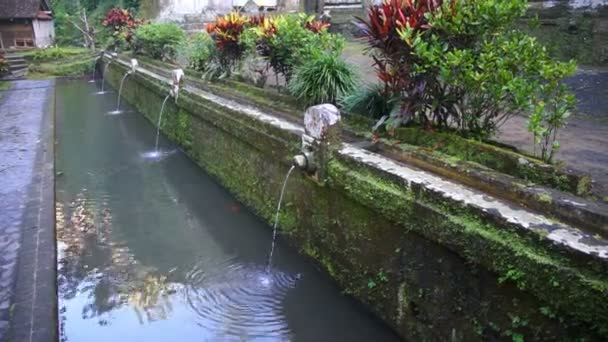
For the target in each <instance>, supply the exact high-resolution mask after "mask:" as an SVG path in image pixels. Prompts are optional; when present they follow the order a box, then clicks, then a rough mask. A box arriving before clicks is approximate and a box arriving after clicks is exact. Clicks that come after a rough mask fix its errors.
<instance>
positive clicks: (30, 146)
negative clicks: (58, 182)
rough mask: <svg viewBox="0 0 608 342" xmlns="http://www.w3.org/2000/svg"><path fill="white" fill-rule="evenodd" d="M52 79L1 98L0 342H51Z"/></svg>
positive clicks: (21, 85)
mask: <svg viewBox="0 0 608 342" xmlns="http://www.w3.org/2000/svg"><path fill="white" fill-rule="evenodd" d="M54 85H55V83H54V80H40V81H14V82H13V83H12V84H11V87H10V88H9V89H8V90H5V91H2V92H1V95H2V98H1V99H0V341H7V340H9V341H53V340H55V339H56V318H55V317H56V306H57V304H56V303H57V299H56V275H55V274H56V271H55V269H56V267H55V265H56V261H55V260H56V253H55V250H56V248H55V236H54V235H55V234H54V182H53V173H54V167H53V165H54V163H53V159H54V157H53V139H54V132H53V131H54V129H53V116H54V115H53V113H54Z"/></svg>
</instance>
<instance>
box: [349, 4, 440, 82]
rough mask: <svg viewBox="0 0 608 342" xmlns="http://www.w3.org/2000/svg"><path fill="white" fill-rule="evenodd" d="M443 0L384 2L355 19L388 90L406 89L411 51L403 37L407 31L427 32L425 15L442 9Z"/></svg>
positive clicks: (379, 75)
mask: <svg viewBox="0 0 608 342" xmlns="http://www.w3.org/2000/svg"><path fill="white" fill-rule="evenodd" d="M442 2H443V1H442V0H385V1H384V2H383V3H382V4H381V5H374V6H371V7H370V8H369V10H368V12H367V18H365V19H363V18H356V24H357V26H358V27H359V29H360V32H361V34H362V36H363V38H364V39H365V40H366V41H367V44H368V47H369V49H370V50H374V51H375V52H376V53H375V54H374V55H373V58H374V62H375V63H374V64H375V67H376V72H377V73H378V77H379V79H380V80H381V81H382V82H383V83H384V84H385V86H386V90H387V91H398V89H403V88H404V87H406V86H407V83H408V80H409V79H408V75H409V67H410V66H411V63H408V59H409V58H411V57H410V56H411V48H410V46H408V44H406V43H405V42H404V41H403V40H402V39H401V38H400V37H399V31H400V30H402V29H404V28H411V29H413V30H426V29H428V28H429V25H428V22H427V20H426V15H427V14H428V13H432V12H434V11H436V10H437V9H439V8H440V7H441V4H442Z"/></svg>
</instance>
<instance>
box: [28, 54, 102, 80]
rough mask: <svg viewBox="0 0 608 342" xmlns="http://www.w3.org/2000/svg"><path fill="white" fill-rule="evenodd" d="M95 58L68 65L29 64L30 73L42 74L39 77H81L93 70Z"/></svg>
mask: <svg viewBox="0 0 608 342" xmlns="http://www.w3.org/2000/svg"><path fill="white" fill-rule="evenodd" d="M96 59H97V58H96V57H88V58H83V59H80V60H76V61H73V62H69V63H41V64H31V65H30V66H29V67H28V71H29V72H30V73H35V74H43V75H40V76H58V77H81V76H85V75H90V74H91V73H92V72H93V71H94V70H95V61H96Z"/></svg>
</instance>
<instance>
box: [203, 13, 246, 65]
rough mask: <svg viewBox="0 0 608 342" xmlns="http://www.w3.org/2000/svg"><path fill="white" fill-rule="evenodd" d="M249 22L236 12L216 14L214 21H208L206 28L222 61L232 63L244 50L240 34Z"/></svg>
mask: <svg viewBox="0 0 608 342" xmlns="http://www.w3.org/2000/svg"><path fill="white" fill-rule="evenodd" d="M249 24H250V19H249V18H248V17H246V16H244V15H241V14H240V13H237V12H232V13H230V14H227V15H225V16H218V17H217V18H216V20H215V22H212V23H209V24H207V26H206V30H207V32H208V33H209V35H210V36H211V38H212V39H213V40H214V41H215V44H216V48H217V50H218V51H219V52H220V54H221V58H222V60H223V62H224V63H227V64H232V63H234V62H236V61H237V60H239V59H240V58H241V57H242V55H243V53H244V52H245V46H244V45H243V44H242V42H241V34H242V33H243V32H244V31H245V29H246V28H247V27H248V25H249Z"/></svg>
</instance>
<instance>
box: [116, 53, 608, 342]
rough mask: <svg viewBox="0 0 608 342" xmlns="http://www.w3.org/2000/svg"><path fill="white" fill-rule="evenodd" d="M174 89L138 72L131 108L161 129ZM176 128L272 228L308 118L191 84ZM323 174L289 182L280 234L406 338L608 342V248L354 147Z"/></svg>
mask: <svg viewBox="0 0 608 342" xmlns="http://www.w3.org/2000/svg"><path fill="white" fill-rule="evenodd" d="M126 70H127V69H126V66H125V65H123V64H122V62H116V61H115V62H113V63H112V64H111V65H110V67H109V68H108V72H107V82H108V84H110V85H113V86H114V87H116V86H117V85H118V82H119V81H120V78H121V77H122V76H123V74H124V72H125V71H126ZM167 82H168V79H167V78H165V77H163V76H161V75H159V74H156V73H153V72H150V71H149V70H147V69H145V68H139V69H138V72H137V73H136V74H135V75H132V76H131V77H129V78H128V79H127V81H126V82H125V85H124V89H123V95H124V98H125V100H126V101H128V102H130V103H131V104H132V105H134V106H135V107H136V108H137V109H138V110H139V111H140V112H141V113H142V114H144V115H145V116H146V117H147V118H148V119H149V120H150V121H151V122H152V123H155V122H156V121H157V115H158V112H159V108H160V106H161V101H162V100H163V98H164V96H166V94H167V93H168V90H169V87H168V84H167ZM164 115H165V116H164V117H163V119H164V122H163V125H162V131H163V132H164V133H165V134H166V135H167V136H168V137H170V138H171V139H172V140H173V141H174V142H176V143H177V144H179V145H180V146H181V148H182V149H183V150H184V152H185V153H187V154H188V155H189V156H190V157H191V158H192V159H193V160H194V161H195V162H196V163H198V164H199V165H200V166H201V168H203V169H204V170H205V171H206V172H208V173H209V174H211V175H212V176H214V177H215V178H216V179H217V181H218V182H220V183H221V184H222V185H223V186H224V187H225V188H226V189H228V190H229V191H231V192H232V193H233V194H234V195H235V196H236V197H237V198H238V199H239V200H240V201H242V202H243V203H245V204H246V205H248V206H249V207H250V208H251V209H252V210H253V211H254V212H255V213H257V214H258V215H259V216H260V217H261V218H263V219H264V220H266V221H267V222H271V220H272V218H273V215H274V211H275V208H276V202H277V200H278V196H279V191H280V186H281V183H282V181H283V179H284V177H285V174H286V172H287V170H288V169H289V166H290V163H289V161H290V159H291V157H292V156H293V155H294V154H296V153H297V152H298V151H299V149H300V144H301V133H302V128H301V126H300V125H299V124H298V123H299V120H300V119H296V118H294V120H283V119H279V118H277V117H273V116H270V115H267V114H265V113H264V111H263V110H260V109H258V108H254V107H250V106H246V105H240V104H239V103H237V102H234V101H232V100H227V99H224V98H222V97H221V96H217V95H214V94H210V93H208V92H206V91H203V90H200V89H197V88H195V87H193V86H192V85H187V86H186V87H185V89H183V90H182V91H181V93H180V96H179V100H178V102H177V104H176V103H174V102H172V101H169V103H168V104H167V106H166V108H165V114H164ZM321 167H322V168H323V169H324V174H326V176H327V177H326V179H323V180H322V181H319V180H318V179H314V178H311V177H307V176H305V175H303V174H301V173H297V174H294V175H293V176H292V178H291V180H290V181H289V184H288V186H287V191H286V195H285V202H284V206H283V212H282V213H281V215H280V229H281V234H283V235H285V236H286V237H287V239H288V241H290V242H291V243H292V244H293V246H294V247H295V248H297V249H299V250H300V251H301V253H302V254H304V255H307V256H309V257H310V258H312V259H313V260H315V261H316V262H317V263H318V264H319V265H320V266H321V268H322V269H324V270H325V271H326V272H327V273H328V274H329V275H330V276H331V277H332V278H333V279H335V281H336V282H337V283H338V284H339V286H340V287H341V288H342V289H344V291H345V292H346V293H348V294H350V295H352V296H353V297H355V298H356V299H358V300H359V301H361V302H362V303H364V304H365V305H366V306H368V307H369V309H370V310H371V311H372V312H374V313H375V314H376V315H377V316H379V317H381V318H382V319H383V320H384V321H385V322H387V324H388V325H390V326H391V327H392V328H393V329H394V330H395V331H397V332H398V333H399V334H400V335H401V336H402V337H404V338H406V339H408V340H410V339H411V340H421V339H422V340H448V339H452V340H479V339H490V340H494V339H501V338H509V339H510V338H513V339H518V338H520V337H525V338H529V339H538V338H541V337H542V338H543V339H562V338H567V337H570V338H575V337H577V338H578V337H587V338H591V339H593V338H599V337H603V338H606V336H608V335H607V334H608V300H607V299H608V281H607V279H606V274H607V273H606V270H607V268H608V267H607V265H606V263H605V259H606V258H607V257H608V254H606V250H604V249H603V247H602V246H599V247H598V246H595V247H592V246H591V245H585V243H583V242H582V241H583V237H582V236H581V237H580V239H578V240H576V243H575V244H574V243H573V244H569V243H566V242H567V240H568V239H569V238H568V237H564V236H566V235H567V234H564V231H563V229H564V228H563V227H562V228H560V227H561V226H559V227H558V226H554V225H553V224H552V223H551V222H550V221H548V220H545V221H543V220H540V219H539V218H538V217H537V216H534V215H535V214H532V213H528V212H527V211H525V209H517V210H515V209H513V208H511V207H509V206H508V205H507V204H504V203H502V202H500V201H498V200H492V201H490V199H489V197H490V196H486V195H484V194H480V193H476V192H473V190H470V189H468V188H464V187H463V186H461V185H458V184H454V183H451V182H450V181H446V180H441V179H438V178H436V177H435V176H433V175H429V174H426V173H424V172H422V171H416V170H413V169H409V168H407V166H403V165H397V164H395V163H393V162H391V161H390V160H387V159H385V158H383V157H382V156H377V155H374V154H371V153H368V152H366V151H364V150H361V149H358V148H356V147H353V146H350V145H344V147H343V148H341V149H340V150H338V151H336V152H335V153H334V154H333V155H332V157H331V158H330V159H329V160H328V161H327V163H325V164H324V165H321ZM433 177H435V178H433ZM433 180H436V181H433ZM509 208H511V209H509ZM510 210H512V211H510ZM509 215H512V216H509ZM528 220H529V221H528ZM534 220H536V221H534ZM538 220H540V221H538ZM533 221H534V222H533ZM535 222H536V223H535ZM544 228H547V230H543V229H544ZM556 232H558V233H556ZM560 236H561V237H560ZM560 239H561V240H560ZM585 239H591V237H589V236H587V235H585ZM589 241H590V240H589Z"/></svg>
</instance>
